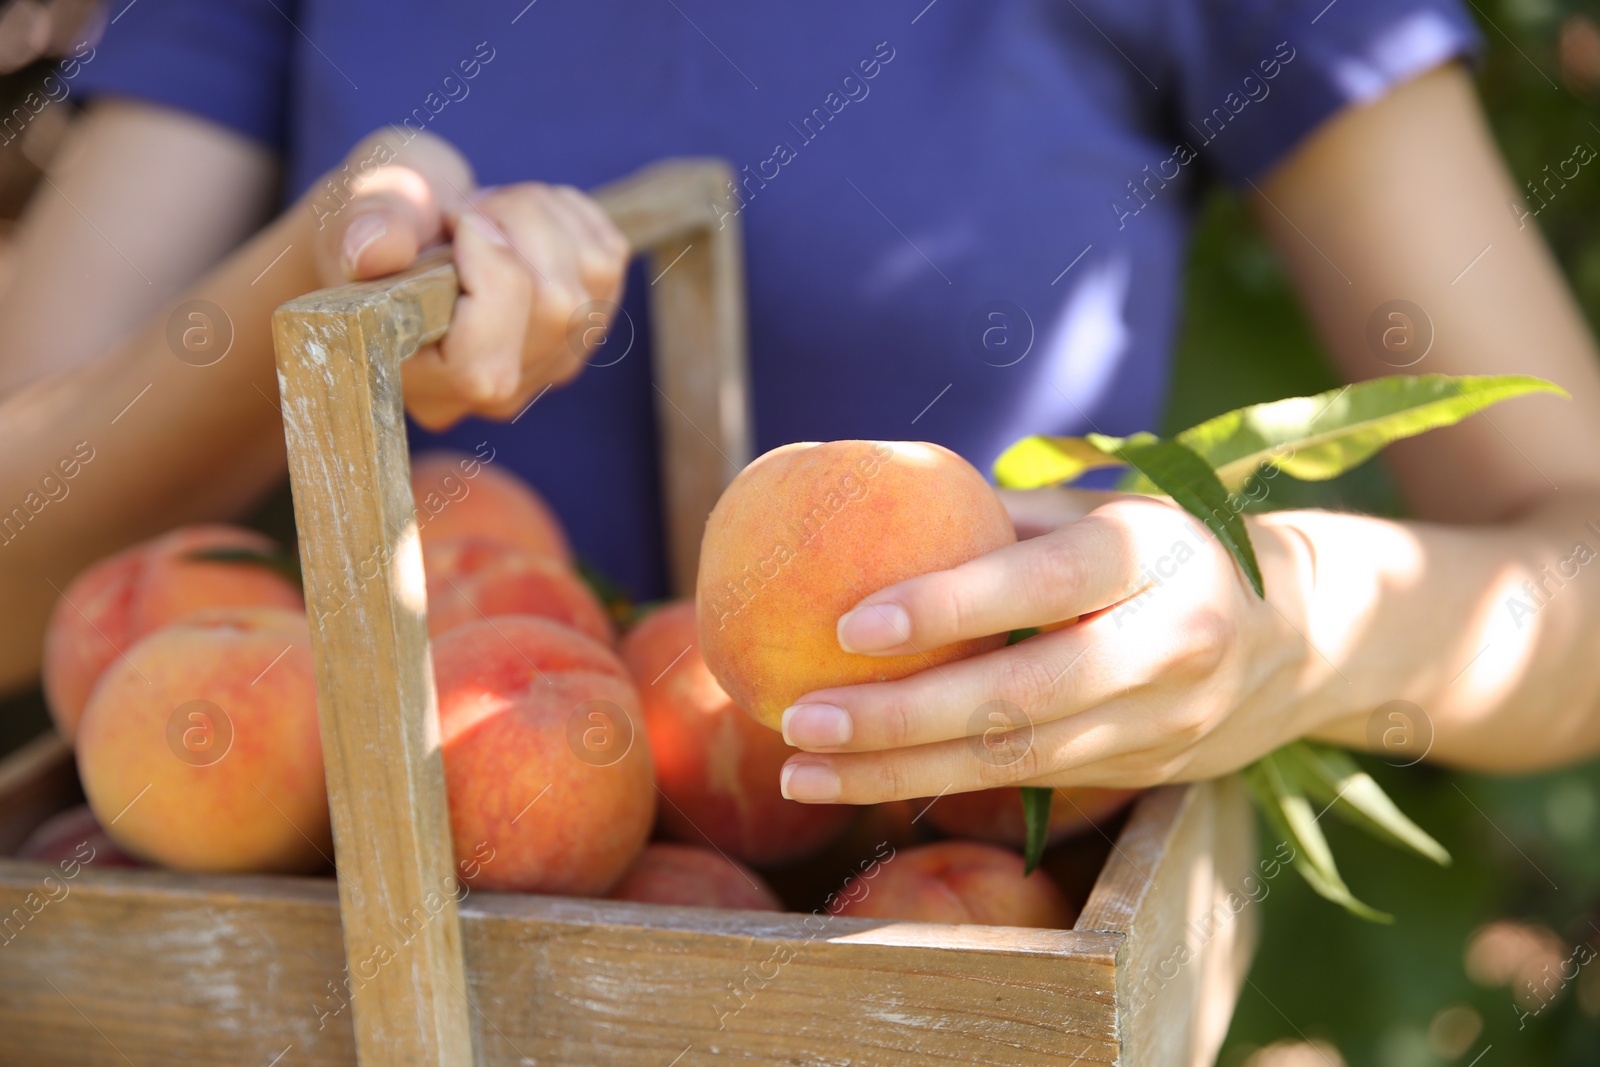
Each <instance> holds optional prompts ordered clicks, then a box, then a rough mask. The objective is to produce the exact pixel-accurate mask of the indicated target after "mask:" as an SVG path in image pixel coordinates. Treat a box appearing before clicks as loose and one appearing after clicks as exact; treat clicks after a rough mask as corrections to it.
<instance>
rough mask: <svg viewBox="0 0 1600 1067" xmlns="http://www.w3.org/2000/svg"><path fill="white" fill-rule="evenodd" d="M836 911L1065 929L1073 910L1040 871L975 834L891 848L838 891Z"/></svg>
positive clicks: (914, 919) (916, 919)
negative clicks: (1027, 869) (899, 849)
mask: <svg viewBox="0 0 1600 1067" xmlns="http://www.w3.org/2000/svg"><path fill="white" fill-rule="evenodd" d="M840 896H841V897H843V898H844V899H845V904H844V906H843V907H842V908H840V909H839V911H838V914H840V915H853V916H857V917H859V918H869V919H900V920H903V921H906V922H928V923H980V924H982V925H985V926H1033V927H1042V928H1046V929H1060V930H1064V929H1067V928H1068V927H1070V926H1071V925H1072V924H1073V922H1074V921H1075V920H1076V919H1077V912H1076V909H1074V908H1073V906H1072V904H1071V903H1070V902H1069V901H1068V900H1067V898H1066V896H1065V894H1063V893H1062V892H1061V890H1060V889H1058V888H1057V887H1056V884H1055V883H1054V882H1052V881H1050V879H1049V878H1048V877H1046V876H1045V873H1044V872H1043V871H1034V872H1033V873H1032V874H1030V875H1028V876H1027V877H1026V878H1024V877H1023V875H1022V857H1021V856H1019V855H1017V854H1016V853H1015V852H1010V851H1008V850H1006V849H1003V848H999V847H997V846H995V845H987V844H982V843H980V842H977V841H939V842H936V843H934V844H931V845H921V846H919V847H917V848H910V849H906V850H904V851H902V852H896V853H895V854H893V855H892V856H889V857H888V858H887V859H885V860H883V861H882V862H881V863H880V864H879V865H878V866H877V867H876V869H873V870H868V871H865V872H863V873H862V874H860V875H857V876H856V877H854V878H852V879H851V880H850V881H849V882H847V883H846V884H845V887H844V889H842V890H841V891H840Z"/></svg>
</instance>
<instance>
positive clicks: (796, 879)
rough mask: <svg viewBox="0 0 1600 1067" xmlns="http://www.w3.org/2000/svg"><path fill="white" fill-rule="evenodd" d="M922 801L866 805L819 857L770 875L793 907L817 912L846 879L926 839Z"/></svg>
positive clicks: (811, 857)
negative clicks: (922, 818)
mask: <svg viewBox="0 0 1600 1067" xmlns="http://www.w3.org/2000/svg"><path fill="white" fill-rule="evenodd" d="M927 806H928V805H927V802H926V801H922V800H917V801H911V800H890V801H886V802H884V803H882V804H869V805H866V806H864V807H862V808H861V809H860V814H859V815H857V817H856V818H855V820H854V821H852V822H851V824H850V826H849V827H848V828H847V829H846V830H845V832H844V833H843V834H841V835H840V836H839V837H838V838H836V839H835V840H833V841H831V842H829V844H828V847H826V848H824V849H823V850H822V851H821V852H818V853H817V854H816V855H814V856H807V857H806V858H805V860H804V861H803V862H800V863H793V864H790V865H788V866H786V867H784V868H782V869H778V870H770V871H768V872H766V873H767V878H768V880H769V881H770V882H771V884H772V887H773V888H774V889H776V890H777V891H778V895H779V897H781V898H782V899H783V901H784V903H786V904H787V905H789V908H790V909H791V910H793V911H815V910H817V909H818V908H822V907H825V906H827V902H828V899H829V898H830V897H831V896H834V895H835V892H834V891H835V890H837V889H838V888H839V886H840V884H841V883H843V882H845V881H846V880H848V879H849V878H850V877H851V876H853V875H857V874H861V873H862V872H863V871H867V870H870V869H871V868H872V867H874V866H875V865H877V864H880V863H881V862H882V861H883V859H884V857H886V856H890V855H893V854H894V853H895V852H896V851H899V850H901V849H905V848H910V847H911V846H912V845H915V844H917V843H918V842H919V841H922V840H924V838H923V837H922V834H921V830H922V829H923V828H925V827H926V826H927V822H926V820H918V818H917V816H918V814H920V813H921V811H922V809H924V808H926V807H927Z"/></svg>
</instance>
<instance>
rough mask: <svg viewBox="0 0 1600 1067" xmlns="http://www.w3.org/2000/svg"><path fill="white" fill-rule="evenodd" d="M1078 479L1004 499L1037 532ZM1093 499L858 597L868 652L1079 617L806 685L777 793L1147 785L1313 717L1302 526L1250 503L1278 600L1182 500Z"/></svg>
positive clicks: (1201, 774) (1240, 754) (883, 794)
mask: <svg viewBox="0 0 1600 1067" xmlns="http://www.w3.org/2000/svg"><path fill="white" fill-rule="evenodd" d="M1085 498H1091V499H1092V497H1091V494H1084V493H1071V492H1064V491H1059V490H1058V491H1053V492H1052V493H1051V495H1047V496H1035V495H1034V494H1025V495H1023V494H1013V495H1011V497H1010V499H1008V500H1007V503H1008V506H1010V507H1011V510H1012V513H1013V516H1014V518H1015V521H1016V522H1017V525H1018V527H1019V530H1020V531H1021V532H1022V533H1023V534H1024V535H1025V536H1026V534H1027V533H1029V532H1030V530H1029V527H1030V526H1031V527H1034V528H1037V527H1038V525H1040V519H1041V513H1043V514H1045V515H1048V514H1049V512H1050V511H1051V510H1052V509H1054V510H1056V511H1057V513H1058V514H1060V515H1062V516H1063V517H1065V518H1072V517H1073V516H1074V514H1082V508H1081V502H1082V501H1083V500H1084V499H1085ZM1098 499H1100V500H1103V501H1105V502H1103V503H1100V504H1099V506H1098V507H1094V508H1093V509H1092V510H1089V511H1088V512H1087V514H1082V517H1081V518H1077V519H1076V521H1068V522H1066V524H1065V525H1060V526H1059V527H1058V528H1055V529H1053V530H1051V531H1050V532H1047V533H1043V534H1041V535H1039V536H1036V537H1031V538H1028V539H1026V540H1023V541H1019V542H1018V543H1017V544H1015V545H1009V546H1007V547H1005V548H1002V549H999V550H997V551H995V552H991V553H989V554H988V555H985V556H981V557H979V558H977V559H975V560H972V561H970V562H968V563H965V564H962V565H961V566H959V567H955V568H953V569H951V570H947V571H939V572H935V573H933V574H927V575H923V576H921V577H917V578H913V579H911V580H909V581H905V582H901V583H899V584H897V585H892V586H889V587H888V588H886V589H882V590H880V591H878V592H876V593H874V594H872V595H871V596H869V597H867V598H866V599H865V600H863V601H862V602H861V604H860V605H858V606H857V607H856V608H855V609H854V610H852V611H851V612H849V613H847V614H846V615H845V616H844V617H843V618H842V619H841V620H840V623H839V638H840V645H841V647H843V648H844V649H845V650H846V651H852V652H859V653H864V654H869V655H873V654H876V655H907V654H914V653H915V652H916V651H917V650H919V649H929V648H936V647H939V646H941V645H946V644H949V643H951V642H953V641H959V640H964V639H969V638H977V637H982V636H984V635H988V634H996V633H1005V632H1007V631H1010V630H1017V629H1022V628H1025V627H1046V626H1049V625H1051V624H1054V623H1057V622H1060V621H1061V620H1066V619H1071V618H1073V617H1074V616H1081V619H1080V621H1078V622H1076V623H1074V624H1072V625H1068V626H1065V627H1063V628H1059V629H1055V630H1051V631H1049V632H1045V633H1041V634H1039V635H1037V636H1035V637H1032V638H1029V639H1028V640H1026V641H1022V642H1020V643H1018V644H1015V645H1012V646H1010V647H1006V648H1000V649H996V650H995V651H992V652H988V653H985V654H982V655H978V656H974V657H972V658H970V659H965V660H961V661H958V662H955V663H947V664H944V665H942V666H938V667H933V668H930V669H928V670H924V671H921V672H919V673H917V674H914V675H911V676H910V677H907V678H903V679H901V680H898V681H891V682H879V683H873V684H867V685H855V686H846V687H841V688H836V689H825V690H821V691H818V692H815V693H810V694H807V695H806V696H805V697H803V698H801V699H800V700H799V701H797V702H796V704H795V705H794V706H793V707H791V708H789V709H788V710H787V711H785V712H784V716H783V731H784V737H785V738H786V739H787V740H788V741H789V743H790V744H792V745H795V746H796V747H798V748H800V749H803V750H804V751H803V753H802V754H800V755H796V756H792V757H790V759H789V761H788V763H787V764H785V766H784V770H783V777H782V784H783V791H784V795H785V796H788V797H790V798H791V799H794V800H804V801H813V802H841V803H847V804H871V803H875V802H879V801H885V800H895V799H901V798H910V797H932V796H939V795H942V794H945V793H952V792H966V791H969V790H974V789H988V788H993V787H996V786H1002V785H1041V786H1068V785H1071V786H1104V787H1118V788H1133V787H1143V786H1150V785H1155V784H1158V783H1161V782H1167V781H1173V780H1184V779H1198V778H1209V777H1213V776H1216V775H1219V774H1223V773H1226V772H1228V771H1232V770H1236V769H1237V768H1239V767H1242V766H1244V765H1245V764H1247V763H1249V762H1251V761H1252V760H1254V759H1256V758H1257V757H1258V756H1261V755H1263V754H1265V753H1267V752H1269V751H1271V750H1272V749H1275V748H1277V747H1279V746H1280V745H1283V744H1285V743H1287V742H1289V741H1292V740H1294V739H1296V738H1299V737H1301V736H1304V735H1306V734H1307V733H1310V732H1312V730H1314V729H1315V728H1316V727H1317V726H1318V725H1319V723H1320V722H1321V721H1322V720H1323V718H1324V716H1325V714H1327V713H1328V712H1329V711H1330V710H1331V709H1329V708H1328V705H1329V703H1330V701H1329V700H1328V699H1327V698H1326V695H1325V694H1326V692H1327V687H1326V685H1325V683H1326V681H1327V678H1328V676H1329V675H1330V674H1331V675H1333V676H1334V677H1335V679H1336V678H1337V672H1336V671H1335V670H1334V669H1333V668H1332V664H1329V663H1327V662H1326V661H1324V660H1322V659H1321V658H1320V657H1319V656H1318V654H1317V653H1316V652H1315V651H1313V650H1312V648H1311V647H1310V646H1309V644H1308V642H1307V640H1306V638H1305V637H1303V636H1302V635H1301V633H1300V631H1299V629H1298V628H1297V627H1296V625H1295V624H1294V623H1292V622H1291V616H1301V615H1302V612H1301V611H1299V610H1298V608H1299V606H1300V600H1301V598H1302V596H1303V593H1302V590H1303V589H1305V588H1307V587H1308V585H1309V575H1310V562H1309V559H1308V558H1307V555H1306V551H1305V549H1304V547H1303V546H1304V544H1305V542H1304V540H1303V538H1300V537H1299V535H1297V534H1296V533H1295V532H1294V531H1293V529H1292V528H1291V527H1288V526H1287V525H1285V524H1282V523H1273V522H1265V521H1262V520H1259V519H1254V518H1251V519H1247V520H1246V521H1247V522H1248V523H1249V525H1250V526H1251V536H1252V540H1253V542H1254V544H1255V546H1256V551H1257V554H1258V557H1259V558H1260V562H1261V566H1262V570H1263V571H1264V572H1265V574H1266V577H1267V588H1268V589H1269V591H1270V593H1271V594H1272V595H1273V597H1274V601H1275V603H1269V602H1267V601H1263V600H1261V599H1260V598H1258V597H1257V596H1256V595H1255V593H1254V592H1253V591H1252V590H1251V589H1250V587H1249V586H1248V585H1247V584H1246V582H1245V580H1244V578H1243V576H1242V575H1241V573H1240V571H1239V569H1238V567H1237V565H1236V564H1235V563H1234V561H1233V559H1232V557H1231V556H1230V555H1229V554H1228V552H1227V550H1226V549H1224V548H1223V547H1222V546H1221V545H1220V544H1219V543H1218V542H1217V540H1216V538H1215V537H1214V536H1213V535H1212V534H1211V532H1210V531H1209V530H1208V529H1207V528H1206V527H1205V526H1204V525H1203V524H1202V523H1200V522H1199V521H1198V520H1196V519H1195V518H1194V517H1193V516H1191V515H1189V514H1187V513H1186V512H1184V511H1182V510H1180V509H1179V508H1177V507H1176V506H1175V505H1173V504H1172V503H1171V502H1170V501H1167V500H1166V499H1165V498H1148V497H1130V496H1117V497H1111V496H1107V495H1099V497H1098ZM1280 608H1282V609H1283V610H1282V611H1280V610H1279V609H1280ZM1285 611H1287V612H1288V613H1289V614H1288V615H1285V614H1284V612H1285ZM841 738H843V740H841Z"/></svg>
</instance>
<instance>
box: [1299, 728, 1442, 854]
mask: <svg viewBox="0 0 1600 1067" xmlns="http://www.w3.org/2000/svg"><path fill="white" fill-rule="evenodd" d="M1278 755H1279V756H1280V757H1282V758H1283V760H1284V762H1285V763H1286V764H1287V765H1288V768H1289V769H1290V770H1291V772H1292V773H1294V774H1295V775H1296V777H1297V778H1298V780H1299V782H1300V784H1301V785H1302V786H1304V787H1305V789H1306V791H1307V792H1308V793H1310V794H1311V795H1312V796H1313V797H1315V798H1316V799H1317V800H1318V802H1320V803H1322V804H1324V805H1326V806H1329V807H1331V808H1332V810H1333V812H1334V814H1336V815H1338V816H1339V817H1340V818H1342V819H1344V820H1345V821H1346V822H1348V823H1350V824H1351V825H1353V826H1356V827H1359V828H1360V829H1362V830H1365V831H1366V832H1367V833H1369V834H1370V835H1372V836H1373V837H1376V838H1378V839H1380V840H1383V841H1387V842H1389V843H1390V844H1392V845H1395V846H1397V847H1399V848H1404V849H1410V850H1411V851H1413V852H1416V853H1417V854H1418V855H1421V856H1423V857H1425V858H1427V859H1430V860H1432V861H1433V862H1434V863H1437V864H1438V865H1439V866H1441V867H1448V866H1449V865H1450V853H1449V852H1447V851H1446V850H1445V847H1444V846H1443V845H1441V844H1439V842H1437V841H1435V840H1434V839H1433V838H1432V837H1431V836H1429V834H1428V832H1427V831H1425V830H1424V829H1423V828H1422V827H1420V826H1418V825H1417V824H1416V823H1414V822H1412V821H1411V820H1410V819H1409V818H1407V817H1406V815H1405V813H1404V812H1402V811H1401V810H1400V809H1399V808H1398V807H1397V806H1396V805H1395V802H1394V801H1393V800H1391V799H1390V798H1389V794H1387V793H1385V792H1384V791H1383V787H1382V786H1380V785H1379V784H1378V783H1377V781H1376V780H1374V779H1373V777H1372V776H1371V775H1370V774H1368V773H1367V772H1366V771H1363V770H1362V769H1361V767H1360V765H1358V764H1357V763H1356V761H1355V760H1354V759H1352V758H1351V756H1350V754H1349V753H1348V752H1345V751H1343V750H1342V749H1337V748H1332V747H1330V746H1328V745H1319V744H1314V743H1312V742H1309V741H1296V742H1294V743H1293V744H1291V745H1286V746H1284V747H1283V748H1280V749H1279V750H1278Z"/></svg>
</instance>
